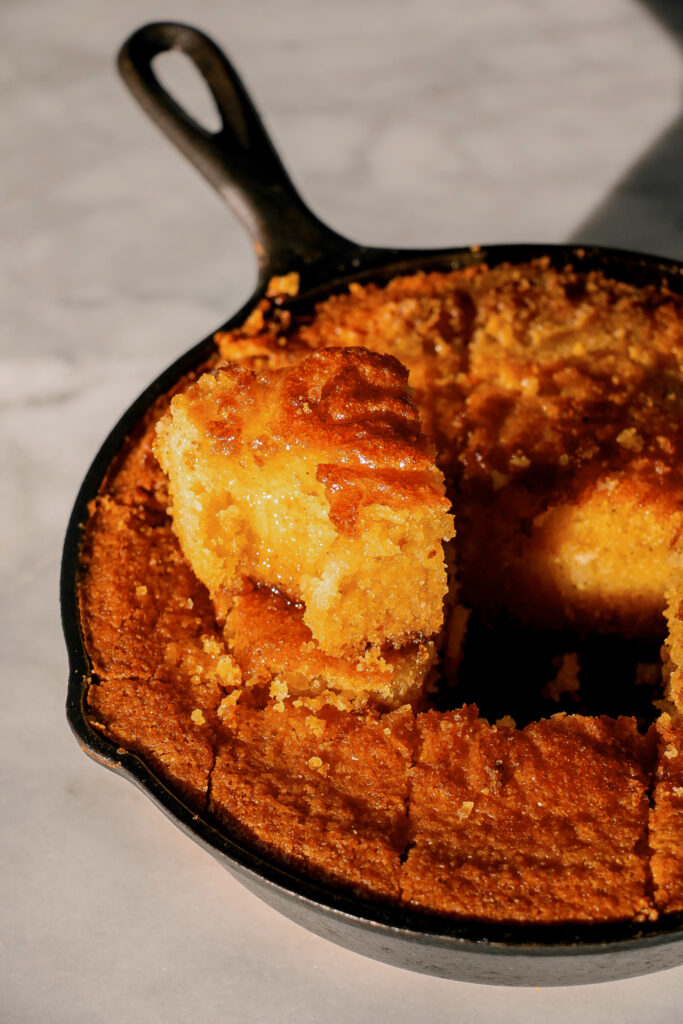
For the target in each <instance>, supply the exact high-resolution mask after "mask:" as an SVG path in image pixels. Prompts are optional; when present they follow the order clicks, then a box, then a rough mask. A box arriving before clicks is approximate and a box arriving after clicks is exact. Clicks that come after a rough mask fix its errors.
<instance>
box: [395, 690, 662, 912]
mask: <svg viewBox="0 0 683 1024" xmlns="http://www.w3.org/2000/svg"><path fill="white" fill-rule="evenodd" d="M417 729H418V752H417V759H416V765H415V767H414V768H413V771H412V775H411V777H412V787H411V794H410V830H411V838H412V848H411V849H410V853H409V855H408V859H407V861H406V863H405V865H404V867H403V870H402V872H401V886H402V898H403V900H405V901H407V902H408V903H410V904H413V905H415V906H419V907H422V908H429V909H432V910H435V911H438V912H441V913H448V914H455V915H457V916H461V917H468V918H477V919H478V920H482V921H483V920H486V921H501V922H502V921H536V922H542V921H555V922H559V921H598V920H601V921H608V920H622V919H624V920H625V919H628V918H632V917H639V916H641V915H646V914H647V913H648V907H649V900H648V893H647V878H648V872H647V863H648V849H647V823H648V797H647V785H648V778H649V766H650V761H651V744H650V743H649V741H648V739H647V737H643V736H640V735H639V734H638V732H637V730H636V726H635V721H634V720H633V719H627V718H621V719H616V720H613V719H608V718H582V717H579V716H564V715H557V716H555V717H553V718H551V719H547V720H544V721H541V722H535V723H533V724H531V725H528V726H527V727H526V728H525V729H523V730H517V729H514V728H504V727H496V726H490V725H489V724H488V723H487V722H486V721H485V720H483V719H480V718H478V713H477V711H476V709H475V708H463V709H461V710H459V711H455V712H449V713H446V714H438V713H436V712H428V713H426V714H423V715H420V716H419V717H418V719H417Z"/></svg>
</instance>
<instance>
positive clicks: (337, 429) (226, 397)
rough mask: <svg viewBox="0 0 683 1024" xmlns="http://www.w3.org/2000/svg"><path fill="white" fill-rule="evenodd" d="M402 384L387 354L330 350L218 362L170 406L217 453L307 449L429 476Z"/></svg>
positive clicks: (399, 369) (358, 464)
mask: <svg viewBox="0 0 683 1024" xmlns="http://www.w3.org/2000/svg"><path fill="white" fill-rule="evenodd" d="M407 384H408V371H407V370H406V369H405V368H404V367H403V366H401V364H400V363H399V362H398V360H396V359H394V358H393V357H392V356H385V355H379V354H377V353H375V352H369V351H368V350H367V349H358V348H352V349H342V348H329V349H323V350H321V351H319V352H314V353H312V354H311V355H309V356H308V357H306V358H305V359H303V360H302V361H301V362H300V363H297V364H294V365H292V366H289V367H283V368H281V369H274V370H268V371H262V372H260V373H254V372H253V371H251V370H249V369H247V368H246V367H244V366H240V365H235V364H232V365H228V366H220V367H218V368H217V369H216V370H214V371H213V373H212V374H207V375H205V376H204V377H201V378H200V379H199V381H198V382H197V383H196V384H195V385H193V386H192V387H190V388H189V389H188V390H187V391H186V392H184V393H183V394H182V395H178V396H177V397H176V398H175V399H174V401H173V403H172V410H173V409H176V408H178V407H179V406H181V405H182V406H183V407H184V408H186V410H187V413H188V415H189V416H191V417H192V418H193V419H194V421H195V422H196V423H197V425H198V427H199V428H200V430H201V431H202V433H203V434H204V435H205V437H206V439H207V442H208V444H209V446H210V448H211V451H212V452H213V453H215V454H217V455H234V454H236V453H237V452H239V451H240V450H242V449H244V448H249V449H251V451H252V452H253V453H254V456H255V457H256V458H259V457H260V458H262V459H265V458H267V457H268V456H270V455H272V454H274V452H275V451H283V450H284V451H290V450H292V449H295V448H306V449H307V450H309V451H311V452H313V453H314V454H315V456H316V460H317V461H318V462H321V463H325V462H328V461H331V462H333V463H335V464H339V465H343V466H348V467H355V468H358V469H361V470H364V471H368V470H370V469H373V470H379V471H387V470H399V471H401V473H405V472H408V471H412V472H416V473H420V472H427V473H430V472H431V471H432V469H433V459H432V457H431V452H430V450H429V447H428V444H427V441H426V438H425V437H424V435H423V433H422V430H421V427H420V417H419V413H418V411H417V409H416V407H415V405H414V404H413V402H412V401H411V400H410V398H409V395H408V392H407ZM389 479H390V478H387V480H389ZM425 493H427V492H425Z"/></svg>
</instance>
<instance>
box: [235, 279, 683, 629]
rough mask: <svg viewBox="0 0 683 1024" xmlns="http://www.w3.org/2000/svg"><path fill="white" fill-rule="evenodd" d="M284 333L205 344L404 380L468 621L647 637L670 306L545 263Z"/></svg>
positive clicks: (659, 539)
mask: <svg viewBox="0 0 683 1024" xmlns="http://www.w3.org/2000/svg"><path fill="white" fill-rule="evenodd" d="M303 320H304V322H302V323H300V322H297V321H296V320H294V321H292V320H290V318H289V317H288V315H287V313H286V311H283V310H281V309H280V308H279V307H274V308H273V309H272V311H270V312H269V311H268V310H262V311H261V312H260V316H259V317H257V318H255V319H254V320H253V321H252V323H251V324H247V325H246V326H245V328H244V329H241V330H238V331H235V332H233V333H231V334H224V335H220V336H219V339H218V340H219V347H220V351H221V354H222V355H223V356H224V357H225V358H239V352H240V348H241V347H242V351H243V356H242V358H243V359H245V360H246V361H247V363H249V364H256V365H259V366H263V365H268V364H269V362H270V361H271V360H273V361H274V362H275V363H276V364H281V363H282V361H283V360H285V359H291V360H298V359H300V358H301V357H302V354H303V353H305V352H307V351H310V350H311V349H318V348H320V347H325V346H327V345H332V344H333V345H352V346H353V345H364V346H366V347H367V348H369V349H372V350H376V351H381V352H390V353H392V354H393V355H395V356H397V358H398V359H400V360H401V362H402V363H403V364H404V365H405V366H406V367H407V368H408V369H409V371H410V378H409V379H410V384H411V386H412V387H413V388H414V389H415V394H414V397H415V401H416V403H417V405H418V408H419V409H420V414H421V417H422V423H423V426H424V429H425V431H426V432H427V435H428V436H429V437H430V438H431V439H432V440H433V441H434V442H435V444H436V447H437V452H438V462H439V465H440V466H441V468H442V469H443V470H444V473H445V475H446V479H447V485H448V494H449V497H451V499H452V501H453V507H454V510H455V519H456V523H457V529H458V539H457V548H458V573H459V576H460V579H461V584H462V600H463V603H464V604H465V605H468V606H470V607H476V608H477V609H479V611H480V612H481V613H486V614H487V615H488V616H489V618H490V619H492V620H495V619H496V618H498V617H500V616H501V615H503V616H505V617H509V618H511V619H513V620H514V621H518V622H521V623H524V624H532V625H535V626H539V627H541V628H545V629H557V628H562V627H564V625H565V624H566V623H567V622H570V623H573V624H575V625H576V627H577V628H580V629H587V630H590V631H595V630H597V631H600V632H614V633H618V634H622V635H623V634H628V635H633V636H646V635H648V634H649V633H651V632H652V631H653V630H656V629H660V630H661V621H662V613H663V611H664V605H665V590H666V579H667V559H668V555H669V552H670V550H671V547H672V546H673V545H675V544H676V542H677V539H678V537H679V534H680V532H681V528H682V527H683V481H682V479H681V466H682V465H683V459H682V454H683V452H682V431H681V428H682V424H683V416H682V415H681V400H682V397H683V384H682V380H683V378H682V376H681V363H682V360H683V300H682V299H681V297H680V296H677V295H674V294H672V293H670V292H668V291H667V290H666V289H665V288H657V287H654V286H646V287H642V288H638V287H636V286H634V285H630V284H623V283H620V282H615V281H611V280H608V279H607V278H605V276H604V275H603V274H601V273H599V272H597V271H594V272H591V273H587V274H586V273H580V272H577V271H574V270H572V269H571V268H566V269H563V270H558V269H556V268H554V267H553V266H552V265H551V264H550V262H549V261H548V260H536V261H535V262H533V263H528V264H522V265H519V266H510V265H508V264H504V265H502V266H500V267H496V268H493V269H489V268H488V267H486V266H478V267H470V268H467V269H465V270H455V271H452V272H450V273H446V274H443V273H437V274H426V273H420V274H414V275H412V276H410V277H404V278H401V277H398V278H395V279H394V280H392V281H391V282H389V284H388V285H386V286H385V287H380V286H378V285H375V284H370V285H363V286H361V285H354V286H352V288H351V289H350V290H349V293H348V294H345V295H335V296H332V297H331V298H329V299H327V300H326V301H324V302H322V303H321V304H320V305H319V306H318V307H317V309H316V311H315V315H314V316H312V317H309V318H305V317H304V318H303Z"/></svg>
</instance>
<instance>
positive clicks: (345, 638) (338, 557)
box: [155, 349, 454, 657]
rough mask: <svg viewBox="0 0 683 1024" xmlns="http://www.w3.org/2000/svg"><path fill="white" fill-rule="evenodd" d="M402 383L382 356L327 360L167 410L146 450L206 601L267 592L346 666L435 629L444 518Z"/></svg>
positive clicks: (222, 380)
mask: <svg viewBox="0 0 683 1024" xmlns="http://www.w3.org/2000/svg"><path fill="white" fill-rule="evenodd" d="M407 378H408V374H407V371H406V370H405V369H404V368H403V367H402V366H401V364H400V363H399V362H398V361H397V360H395V359H394V358H392V357H390V356H383V355H379V354H376V353H370V352H368V351H366V350H365V349H325V350H321V351H319V352H316V353H314V354H312V355H310V356H308V357H307V358H306V359H304V360H302V362H300V363H298V364H296V365H294V366H290V367H284V368H281V369H277V370H271V371H264V372H262V373H254V372H252V371H250V370H247V369H245V368H244V367H238V366H233V365H230V366H225V367H222V368H220V369H218V370H216V371H215V372H214V373H211V374H206V375H204V376H203V377H201V378H200V379H199V381H197V383H196V384H194V385H192V386H191V387H190V388H188V390H187V391H186V392H184V393H183V394H181V395H178V396H176V397H175V398H174V399H173V402H172V403H171V408H170V413H169V414H168V415H167V416H165V417H164V418H163V419H162V420H161V421H160V423H159V425H158V428H157V441H156V446H155V452H156V455H157V458H158V459H159V462H160V463H161V466H162V468H163V469H164V471H165V472H166V473H167V475H168V478H169V491H170V495H171V501H172V508H171V512H172V517H173V526H174V530H175V532H176V534H177V536H178V538H179V540H180V544H181V547H182V549H183V552H184V553H185V556H186V557H187V559H188V561H189V562H190V564H191V566H192V568H193V570H194V572H195V573H196V575H197V576H198V578H199V579H200V580H201V581H202V582H203V583H205V584H206V586H207V587H208V589H209V592H210V593H211V595H212V597H213V598H214V600H215V601H217V602H219V603H220V602H222V601H225V596H226V594H227V595H230V594H231V593H233V592H236V591H238V590H239V589H240V588H241V586H242V585H243V582H244V581H245V580H252V581H254V582H256V583H259V584H264V585H267V586H270V587H274V588H276V589H278V590H279V591H281V592H282V593H283V594H284V595H285V596H286V597H287V598H289V599H291V600H294V601H297V602H300V603H301V604H303V606H304V612H303V620H304V622H305V624H306V626H307V627H308V628H309V629H310V631H311V633H312V636H313V638H314V639H315V641H316V642H317V644H318V645H319V647H320V649H321V650H322V651H325V652H326V653H329V654H332V655H337V656H344V657H354V656H356V655H359V654H361V653H362V652H363V651H364V650H365V649H366V647H368V646H372V647H387V646H391V647H396V648H400V647H403V646H405V644H407V643H410V642H419V641H422V640H424V639H427V638H429V637H431V636H433V635H434V634H436V633H437V632H438V630H439V629H440V627H441V624H442V619H443V598H444V595H445V593H446V588H447V581H446V570H445V566H444V556H443V550H442V543H443V541H444V540H447V539H449V538H451V537H452V536H453V532H454V531H453V520H452V517H451V515H450V505H449V502H448V500H447V499H446V498H445V497H444V483H443V478H442V475H441V473H440V472H439V470H438V469H437V468H436V466H435V465H434V460H433V454H432V451H431V449H430V448H429V446H428V444H427V441H426V440H425V438H424V436H423V434H422V432H421V429H420V420H419V415H418V412H417V410H416V408H415V406H414V405H413V403H412V401H411V399H410V397H409V395H408V391H407ZM228 605H229V601H228Z"/></svg>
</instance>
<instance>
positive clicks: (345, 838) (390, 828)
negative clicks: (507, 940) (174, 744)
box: [210, 704, 414, 899]
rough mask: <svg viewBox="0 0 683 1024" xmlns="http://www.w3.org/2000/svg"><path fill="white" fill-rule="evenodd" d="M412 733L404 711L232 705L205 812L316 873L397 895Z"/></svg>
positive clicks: (410, 719) (355, 886)
mask: <svg viewBox="0 0 683 1024" xmlns="http://www.w3.org/2000/svg"><path fill="white" fill-rule="evenodd" d="M413 732H414V719H413V715H412V713H411V711H410V709H409V708H404V709H403V710H401V711H394V712H391V713H389V714H387V715H384V716H382V717H381V718H379V717H377V716H375V715H374V714H372V713H367V714H366V715H364V716H362V717H359V716H357V715H351V714H348V713H347V712H343V711H338V710H336V709H335V708H332V707H330V706H327V707H325V708H324V709H323V710H322V711H320V712H319V714H318V716H311V715H310V712H308V711H307V709H304V708H297V707H294V706H293V705H291V704H290V705H289V706H288V708H287V711H286V713H285V714H281V713H278V712H276V711H275V710H274V709H273V708H265V709H264V710H262V711H255V710H250V709H245V708H242V707H240V705H239V704H238V705H237V707H236V709H235V712H234V714H233V715H231V716H230V718H229V719H228V720H226V724H225V730H224V734H223V738H222V741H221V743H220V745H219V746H218V749H217V754H216V766H215V769H214V771H213V775H212V779H213V781H212V786H211V804H210V810H211V811H212V812H213V814H215V815H216V817H217V819H218V820H219V821H220V822H222V823H223V824H225V825H227V826H228V827H229V828H230V830H231V831H235V832H236V833H237V835H238V836H240V837H242V838H244V839H249V840H251V841H252V842H254V843H255V845H256V846H257V847H258V848H259V849H260V850H262V851H265V852H267V853H270V854H271V855H275V856H276V857H277V858H278V859H280V860H284V862H285V863H286V864H289V865H290V866H294V867H298V868H300V869H302V868H303V869H305V870H306V871H307V872H309V873H310V875H312V877H314V878H319V879H321V880H327V881H329V880H334V881H335V882H336V883H337V884H340V885H342V886H343V887H347V888H348V887H350V888H352V889H353V890H354V891H355V892H357V893H358V894H361V895H366V896H367V895H373V896H375V897H380V898H384V899H387V898H393V899H397V898H398V896H399V891H400V889H399V877H400V871H401V860H400V857H401V854H402V852H403V850H404V849H405V845H406V828H407V818H406V801H407V797H408V774H409V770H410V765H411V762H412V753H413Z"/></svg>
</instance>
